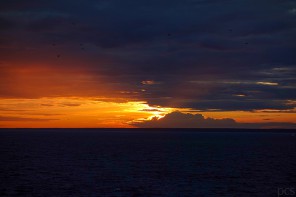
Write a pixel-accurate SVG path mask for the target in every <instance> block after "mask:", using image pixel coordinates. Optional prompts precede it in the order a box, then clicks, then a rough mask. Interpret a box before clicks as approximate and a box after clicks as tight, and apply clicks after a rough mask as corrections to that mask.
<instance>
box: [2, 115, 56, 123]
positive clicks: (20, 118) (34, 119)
mask: <svg viewBox="0 0 296 197" xmlns="http://www.w3.org/2000/svg"><path fill="white" fill-rule="evenodd" d="M51 120H58V119H48V118H24V117H17V116H0V121H38V122H40V121H41V122H42V121H51Z"/></svg>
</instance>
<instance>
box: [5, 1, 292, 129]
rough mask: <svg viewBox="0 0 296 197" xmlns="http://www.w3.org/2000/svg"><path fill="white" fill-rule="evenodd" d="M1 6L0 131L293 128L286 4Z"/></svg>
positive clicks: (43, 3) (50, 3)
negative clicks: (140, 128)
mask: <svg viewBox="0 0 296 197" xmlns="http://www.w3.org/2000/svg"><path fill="white" fill-rule="evenodd" d="M0 5H1V6H0V127H2V128H6V127H12V128H19V127H23V128H24V127H28V128H31V127H36V128H42V127H53V128H59V127H61V128H65V127H80V128H81V127H84V128H97V127H98V128H100V127H104V128H105V127H145V128H146V127H202V128H208V127H213V128H217V127H218V128H220V127H223V128H225V127H233V128H237V127H238V128H296V45H295V43H296V36H295V35H296V1H295V0H239V1H238V0H182V1H180V0H124V1H122V0H76V1H75V0H51V1H49V0H25V1H24V0H4V1H1V3H0Z"/></svg>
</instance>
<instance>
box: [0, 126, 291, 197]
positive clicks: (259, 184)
mask: <svg viewBox="0 0 296 197" xmlns="http://www.w3.org/2000/svg"><path fill="white" fill-rule="evenodd" d="M197 131H199V132H197ZM226 131H227V130H224V131H223V132H222V130H219V131H217V132H213V130H211V132H209V131H207V130H140V129H138V130H120V129H117V130H116V129H115V130H106V129H97V130H88V129H75V130H73V129H72V130H71V129H58V130H57V129H47V130H42V129H35V130H29V129H26V130H24V129H23V130H5V129H2V130H0V159H1V160H0V196H252V197H253V196H278V191H279V188H290V189H291V190H290V191H293V189H294V188H295V191H296V137H295V136H293V135H294V134H291V133H284V132H280V131H279V132H254V131H252V132H246V131H245V132H240V131H239V130H233V132H226ZM286 194H288V193H286ZM290 194H292V193H290ZM281 196H284V195H281ZM290 196H291V195H290Z"/></svg>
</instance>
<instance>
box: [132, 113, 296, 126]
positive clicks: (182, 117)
mask: <svg viewBox="0 0 296 197" xmlns="http://www.w3.org/2000/svg"><path fill="white" fill-rule="evenodd" d="M131 124H132V125H133V126H137V127H141V128H296V124H295V123H285V122H280V123H272V122H271V123H238V122H236V121H235V120H233V119H229V118H224V119H214V118H205V117H204V116H203V115H201V114H195V115H193V114H189V113H188V114H186V113H181V112H179V111H175V112H172V113H169V114H167V115H165V116H164V117H163V118H160V119H157V118H156V117H155V118H152V119H151V120H147V121H144V122H133V123H131Z"/></svg>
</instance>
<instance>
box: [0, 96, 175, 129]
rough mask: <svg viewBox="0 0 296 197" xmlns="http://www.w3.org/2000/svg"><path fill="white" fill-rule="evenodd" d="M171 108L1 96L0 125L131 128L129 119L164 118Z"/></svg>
mask: <svg viewBox="0 0 296 197" xmlns="http://www.w3.org/2000/svg"><path fill="white" fill-rule="evenodd" d="M171 111H172V109H170V108H157V107H150V106H149V105H148V104H146V103H145V102H144V101H137V102H135V101H132V102H107V101H100V100H97V99H96V98H79V97H65V98H63V97H57V98H39V99H2V100H1V101H0V112H1V115H0V127H13V128H19V127H29V128H32V127H38V128H43V127H62V128H64V127H70V128H74V127H78V128H81V127H84V128H89V127H91V128H96V127H132V126H131V125H129V122H130V121H133V120H136V119H141V118H142V119H143V118H144V119H149V118H152V117H155V116H156V117H158V118H160V117H163V116H164V115H165V114H166V113H169V112H171Z"/></svg>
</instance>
